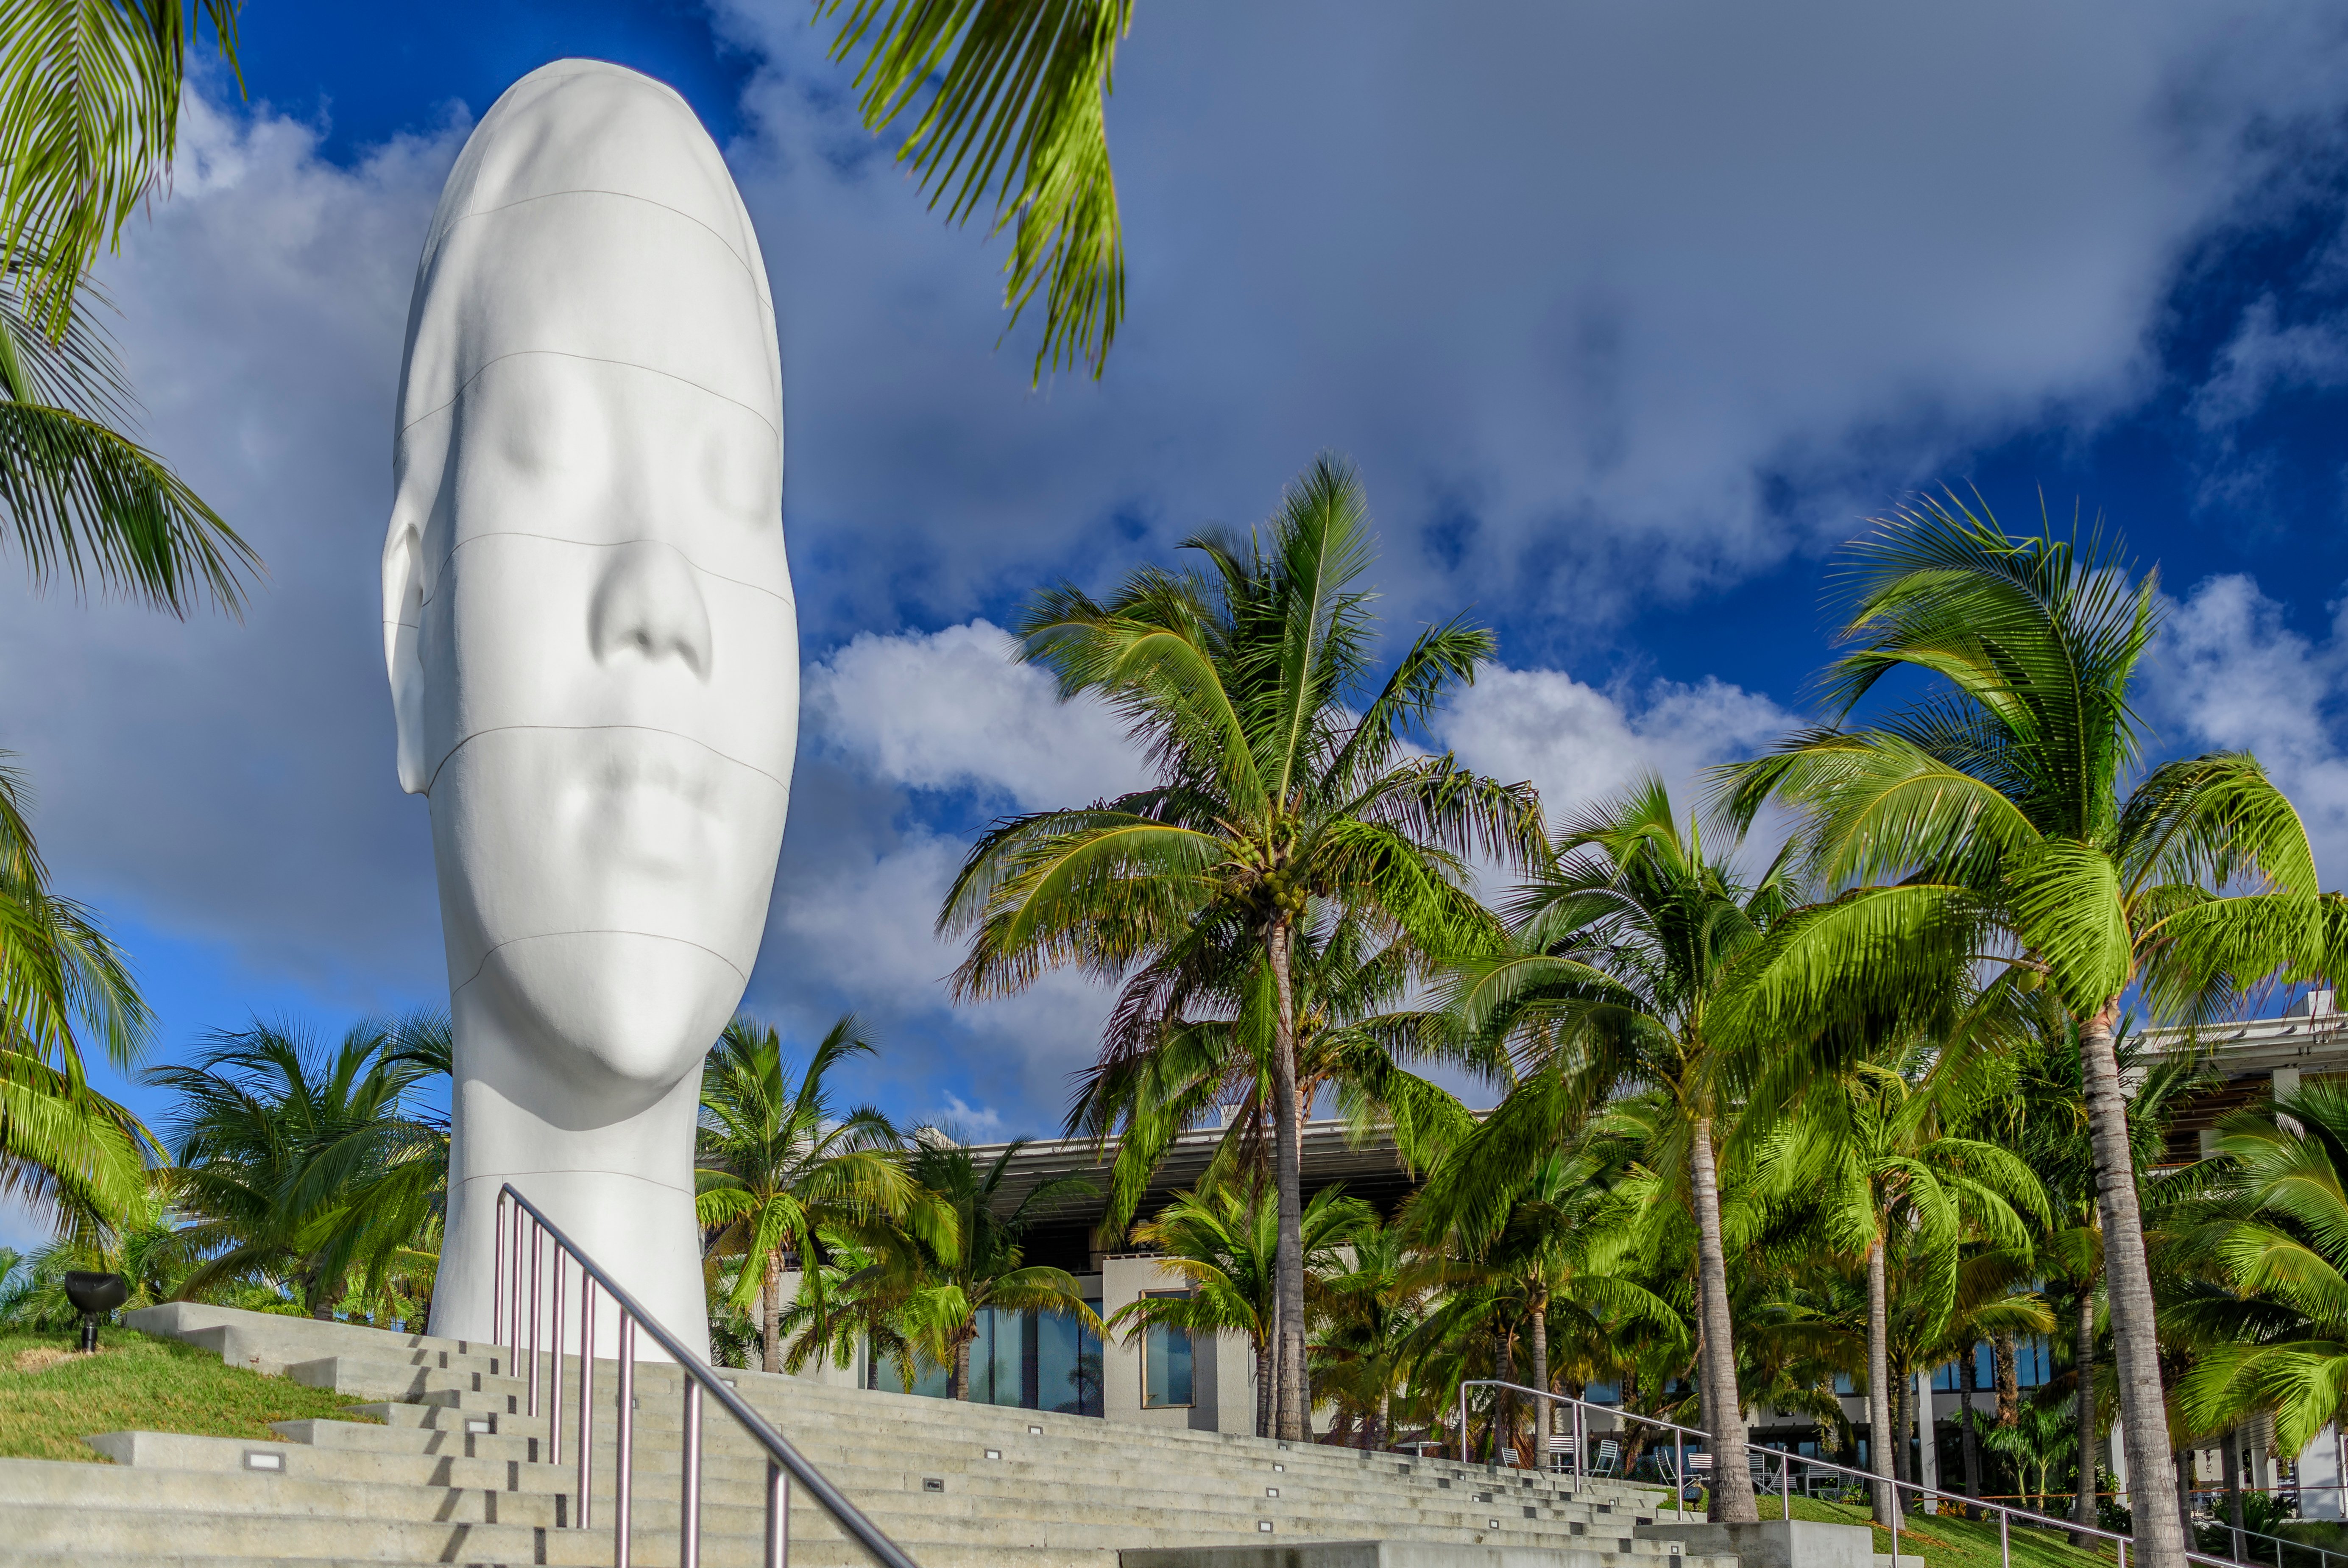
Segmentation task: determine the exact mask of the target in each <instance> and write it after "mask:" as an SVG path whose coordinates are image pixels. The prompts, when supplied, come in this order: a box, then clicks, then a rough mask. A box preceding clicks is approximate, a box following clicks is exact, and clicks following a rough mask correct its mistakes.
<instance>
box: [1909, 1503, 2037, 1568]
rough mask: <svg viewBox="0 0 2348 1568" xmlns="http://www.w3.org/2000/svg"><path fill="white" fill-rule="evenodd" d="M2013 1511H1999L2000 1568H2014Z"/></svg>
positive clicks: (1998, 1556) (1998, 1555) (1998, 1549)
mask: <svg viewBox="0 0 2348 1568" xmlns="http://www.w3.org/2000/svg"><path fill="white" fill-rule="evenodd" d="M1997 1561H1998V1568H2013V1511H2012V1510H2010V1509H2003V1508H2001V1509H1999V1510H1998V1511H1997ZM1891 1568H1900V1564H1898V1563H1893V1564H1892V1565H1891Z"/></svg>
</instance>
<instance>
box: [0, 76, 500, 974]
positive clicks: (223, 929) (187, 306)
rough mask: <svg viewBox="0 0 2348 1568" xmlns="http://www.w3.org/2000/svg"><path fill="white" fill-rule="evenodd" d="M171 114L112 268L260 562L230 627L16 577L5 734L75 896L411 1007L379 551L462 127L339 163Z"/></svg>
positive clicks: (427, 870) (414, 879)
mask: <svg viewBox="0 0 2348 1568" xmlns="http://www.w3.org/2000/svg"><path fill="white" fill-rule="evenodd" d="M180 124H181V143H180V163H179V173H178V176H177V180H176V184H175V188H174V191H173V193H172V195H171V198H170V200H168V201H158V202H157V203H156V204H155V207H154V210H153V217H152V221H151V222H149V221H147V220H143V219H142V220H139V221H137V222H134V223H133V224H132V226H131V229H130V231H129V233H128V235H127V236H126V239H125V244H124V254H123V255H122V256H121V257H120V258H119V259H118V260H114V261H109V262H108V263H107V264H106V266H105V267H104V269H103V275H104V282H105V284H106V286H107V288H108V292H109V294H111V295H112V298H113V300H114V302H115V304H117V306H118V308H119V309H120V311H121V313H122V319H121V321H120V323H119V324H118V325H117V328H116V330H117V335H118V337H119V339H120V341H121V343H122V346H123V350H124V355H125V358H126V360H127V363H128V366H129V370H130V373H131V377H132V380H133V382H134V384H135V386H136V387H137V388H138V390H139V394H140V396H141V397H142V398H143V400H144V402H145V405H146V407H147V410H148V418H147V420H146V432H145V433H146V436H147V438H148V440H149V444H150V445H152V446H153V447H155V448H156V449H159V450H160V451H161V452H162V453H163V454H164V455H165V456H166V457H167V458H168V459H170V461H172V462H173V463H174V464H175V465H176V466H177V467H178V468H179V469H180V472H181V473H182V475H184V476H185V477H186V478H187V479H188V480H190V482H191V483H192V484H193V485H194V486H195V488H196V489H197V490H198V491H199V492H200V493H201V494H202V495H203V496H204V497H205V498H206V499H207V500H210V501H211V503H212V504H213V505H214V506H215V507H216V508H217V509H218V510H219V511H221V514H222V515H223V516H225V517H226V518H227V519H228V521H230V522H231V523H232V525H233V526H234V527H235V528H236V529H237V530H238V531H240V532H242V534H243V535H244V536H245V538H246V539H248V540H249V541H250V542H252V544H253V545H254V546H255V547H256V548H257V549H258V550H259V551H260V552H261V554H262V555H263V558H264V559H265V560H266V562H267V563H268V575H267V577H266V578H265V579H264V580H263V582H262V583H260V584H259V585H258V586H257V588H256V590H255V592H254V593H253V595H252V606H251V609H250V611H249V612H248V614H247V615H246V617H245V619H244V620H243V621H242V622H241V623H240V622H237V621H233V620H231V619H229V618H227V617H224V616H221V615H216V614H198V615H196V616H195V617H194V618H192V619H191V621H189V622H188V623H186V624H180V623H178V622H175V621H172V620H170V618H169V617H166V616H161V615H157V614H153V613H151V612H148V611H144V610H139V609H134V608H131V607H129V606H127V605H123V604H119V603H92V604H89V605H87V606H84V605H79V604H77V603H75V602H74V600H73V599H72V597H71V596H70V594H67V593H51V594H50V595H49V596H47V597H46V598H44V599H34V598H32V597H30V596H29V595H27V594H26V593H25V592H24V590H23V589H22V587H21V586H20V585H19V584H18V583H15V582H8V583H5V584H0V592H5V593H6V594H7V595H9V597H8V599H7V601H6V613H5V614H0V678H5V683H6V685H7V687H8V691H9V698H8V702H7V704H6V709H5V716H0V746H5V747H7V748H11V749H14V750H16V751H18V752H19V753H20V754H21V756H22V758H23V761H24V763H25V765H26V768H27V769H28V771H29V773H30V775H31V777H32V778H33V779H34V781H35V783H36V786H37V789H38V792H39V799H40V803H41V810H40V816H39V819H38V826H39V831H40V833H41V837H42V842H43V844H44V846H45V848H46V850H47V851H48V852H49V854H50V857H51V860H52V863H53V865H54V867H55V869H56V871H57V875H58V878H59V881H60V884H61V885H62V886H65V887H67V888H69V889H70V890H71V891H72V892H75V893H77V895H80V896H83V897H97V898H100V899H103V900H106V901H107V902H108V903H111V904H112V905H114V906H115V907H116V908H117V909H118V910H125V911H128V912H130V913H135V914H136V915H137V916H138V917H139V918H140V919H143V920H145V921H148V922H149V923H152V924H154V925H156V926H159V927H160V928H163V929H166V930H170V931H173V932H175V933H179V934H191V935H195V934H200V935H201V936H203V937H205V938H208V939H211V940H218V941H221V942H224V943H226V944H229V945H230V946H231V947H232V949H233V950H234V951H235V952H236V953H237V954H238V955H239V956H240V957H242V958H244V959H246V960H249V961H251V962H252V963H254V964H256V965H260V966H261V968H262V969H263V970H264V971H266V972H268V973H269V974H271V975H297V976H300V977H302V978H304V979H306V980H308V981H311V982H313V983H314V984H316V985H319V986H321V987H322V988H324V990H325V991H327V992H329V993H331V994H334V995H336V996H337V997H338V998H345V999H347V1000H349V1001H351V1002H353V1003H355V1004H356V1005H361V1006H364V1005H366V1002H367V1001H368V1000H369V999H370V998H372V997H379V996H384V995H394V996H399V997H403V998H404V997H407V996H412V995H415V994H417V991H419V990H427V989H428V987H429V986H430V985H433V984H434V983H436V982H437V981H438V977H439V975H440V971H441V964H442V960H441V954H440V951H439V941H438V925H437V921H436V919H435V913H436V906H435V903H434V898H433V890H432V872H431V862H430V852H429V849H428V847H427V841H426V828H425V819H424V812H423V806H422V803H421V802H420V801H415V800H410V799H407V798H406V797H404V796H403V795H401V794H400V793H399V790H398V788H397V785H396V782H395V781H394V779H393V775H392V766H391V762H392V757H391V732H390V725H389V707H388V701H387V698H386V696H385V695H384V688H383V674H382V669H383V666H382V654H381V651H380V650H381V646H382V644H381V629H380V620H381V610H380V606H379V595H378V589H377V587H376V575H377V566H376V562H377V560H378V558H379V555H380V552H381V549H382V538H383V525H384V517H385V514H386V507H387V505H388V476H389V467H390V464H389V457H390V434H391V423H392V412H391V405H392V393H393V387H394V383H395V382H396V378H397V376H398V371H399V351H400V341H401V335H402V331H403V328H404V324H405V321H406V317H407V295H408V290H409V286H410V284H411V281H412V279H413V277H414V273H415V266H416V255H417V240H418V236H419V235H420V234H421V232H422V228H423V224H424V222H425V221H426V219H427V217H428V215H429V213H430V211H431V208H432V203H433V201H435V199H436V198H437V196H438V191H439V185H440V181H441V179H442V176H443V174H444V172H445V170H446V166H447V164H448V160H450V159H451V158H453V157H454V155H455V152H456V145H457V139H456V136H455V133H454V132H451V133H449V134H448V135H443V136H438V137H433V138H427V139H407V140H401V141H397V142H395V143H393V144H391V145H389V146H387V147H385V148H382V149H380V150H377V151H376V152H375V153H374V154H373V155H372V156H371V157H370V158H368V159H367V160H366V161H365V162H364V163H362V164H360V165H359V166H357V167H355V168H353V169H348V170H345V169H339V168H336V167H335V166H333V165H331V164H327V163H325V162H323V161H321V160H319V159H318V158H317V156H316V153H315V139H314V136H313V134H312V133H311V132H310V131H309V130H308V129H305V128H304V127H302V126H300V125H297V124H294V123H293V122H291V121H288V120H284V119H276V118H273V117H271V116H269V115H267V114H255V115H252V116H249V117H248V116H244V115H241V114H240V115H229V114H225V113H222V112H221V111H218V110H216V109H215V108H212V107H211V106H210V105H209V104H207V103H206V102H205V101H204V100H202V99H201V98H193V97H191V98H190V100H189V102H188V104H187V107H186V109H185V111H184V113H183V115H182V118H181V121H180ZM6 570H7V572H8V573H11V574H13V573H15V571H16V567H15V565H13V564H10V565H8V566H7V568H6Z"/></svg>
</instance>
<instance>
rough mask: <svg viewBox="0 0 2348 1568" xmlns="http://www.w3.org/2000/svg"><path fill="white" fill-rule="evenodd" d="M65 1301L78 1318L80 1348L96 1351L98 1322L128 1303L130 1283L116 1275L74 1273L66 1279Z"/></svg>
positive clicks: (77, 1271)
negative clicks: (79, 1318) (69, 1304)
mask: <svg viewBox="0 0 2348 1568" xmlns="http://www.w3.org/2000/svg"><path fill="white" fill-rule="evenodd" d="M66 1299H67V1301H69V1302H71V1303H73V1307H74V1310H75V1311H76V1312H78V1313H80V1314H81V1347H82V1349H83V1350H84V1351H91V1350H95V1349H97V1348H98V1319H99V1318H100V1317H103V1316H104V1315H106V1314H108V1313H109V1312H112V1311H113V1310H114V1309H115V1308H116V1307H118V1306H120V1305H122V1304H123V1303H124V1302H126V1301H129V1299H130V1282H129V1280H127V1279H124V1278H123V1277H122V1276H121V1275H120V1274H91V1273H88V1272H87V1271H85V1270H81V1269H76V1270H74V1271H73V1272H72V1273H70V1274H67V1275H66Z"/></svg>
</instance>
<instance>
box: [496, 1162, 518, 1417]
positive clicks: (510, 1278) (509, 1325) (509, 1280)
mask: <svg viewBox="0 0 2348 1568" xmlns="http://www.w3.org/2000/svg"><path fill="white" fill-rule="evenodd" d="M512 1242H514V1244H512V1249H510V1251H507V1253H505V1261H502V1263H500V1267H502V1270H505V1338H507V1347H505V1376H507V1377H519V1376H521V1204H514V1228H512Z"/></svg>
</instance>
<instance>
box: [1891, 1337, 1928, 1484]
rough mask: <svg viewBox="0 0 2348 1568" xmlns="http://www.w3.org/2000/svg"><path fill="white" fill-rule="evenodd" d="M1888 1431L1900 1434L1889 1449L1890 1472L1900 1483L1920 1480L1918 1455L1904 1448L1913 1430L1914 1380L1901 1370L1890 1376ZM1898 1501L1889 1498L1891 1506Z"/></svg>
mask: <svg viewBox="0 0 2348 1568" xmlns="http://www.w3.org/2000/svg"><path fill="white" fill-rule="evenodd" d="M1891 1429H1892V1430H1893V1431H1895V1432H1897V1433H1898V1434H1899V1435H1900V1436H1899V1440H1898V1441H1897V1442H1896V1443H1894V1444H1893V1445H1892V1449H1891V1473H1892V1474H1893V1475H1895V1476H1897V1477H1899V1478H1900V1480H1914V1481H1921V1480H1923V1479H1924V1472H1923V1470H1922V1468H1921V1466H1920V1465H1919V1464H1918V1463H1917V1459H1918V1455H1917V1454H1916V1452H1915V1450H1914V1449H1910V1447H1909V1446H1908V1443H1909V1437H1910V1433H1912V1432H1914V1431H1915V1429H1916V1379H1915V1378H1914V1377H1910V1376H1909V1373H1908V1369H1907V1368H1906V1367H1899V1368H1896V1369H1894V1370H1893V1372H1892V1374H1891ZM1893 1501H1894V1502H1895V1503H1896V1502H1897V1501H1899V1500H1898V1499H1897V1498H1896V1497H1895V1498H1894V1499H1893Z"/></svg>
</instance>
